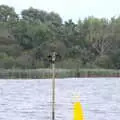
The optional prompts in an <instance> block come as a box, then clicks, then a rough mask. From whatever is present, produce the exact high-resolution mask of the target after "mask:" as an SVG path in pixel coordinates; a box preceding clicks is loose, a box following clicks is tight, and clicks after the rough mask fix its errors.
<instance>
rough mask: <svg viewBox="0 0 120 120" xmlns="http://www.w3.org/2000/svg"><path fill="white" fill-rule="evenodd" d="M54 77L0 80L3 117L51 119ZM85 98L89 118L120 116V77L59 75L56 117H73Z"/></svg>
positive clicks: (110, 119)
mask: <svg viewBox="0 0 120 120" xmlns="http://www.w3.org/2000/svg"><path fill="white" fill-rule="evenodd" d="M51 93H52V91H51V80H50V79H40V80H20V79H19V80H0V120H51ZM78 100H80V101H81V104H82V106H83V109H84V116H85V120H120V78H72V79H71V78H67V79H56V119H55V120H73V103H74V102H75V101H78Z"/></svg>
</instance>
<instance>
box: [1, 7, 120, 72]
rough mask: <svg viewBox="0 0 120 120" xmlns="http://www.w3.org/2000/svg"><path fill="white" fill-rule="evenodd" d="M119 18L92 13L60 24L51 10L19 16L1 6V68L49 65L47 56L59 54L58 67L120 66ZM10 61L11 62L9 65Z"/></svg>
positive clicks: (23, 13) (60, 19)
mask: <svg viewBox="0 0 120 120" xmlns="http://www.w3.org/2000/svg"><path fill="white" fill-rule="evenodd" d="M119 48H120V17H118V18H114V17H113V18H111V20H107V19H104V18H102V19H98V18H95V17H93V16H91V17H88V18H85V19H84V20H79V21H78V23H74V22H73V21H72V20H71V19H70V20H68V21H65V22H64V23H63V21H62V18H61V17H60V16H59V15H58V14H57V13H54V12H50V13H48V12H46V11H43V10H38V9H34V8H29V9H26V10H23V11H22V12H21V17H20V18H19V17H18V15H17V14H16V12H15V11H14V8H12V7H9V6H6V5H0V67H2V68H12V67H15V68H39V67H42V68H44V67H49V62H48V59H47V56H48V55H49V54H50V53H51V52H52V51H53V50H54V51H56V52H58V53H59V54H60V56H61V61H59V62H58V63H57V67H62V68H76V69H77V70H78V69H79V68H80V67H82V68H110V69H112V68H114V69H120V57H119V56H120V49H119ZM10 63H11V64H10Z"/></svg>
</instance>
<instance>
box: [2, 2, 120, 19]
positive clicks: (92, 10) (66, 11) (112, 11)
mask: <svg viewBox="0 0 120 120" xmlns="http://www.w3.org/2000/svg"><path fill="white" fill-rule="evenodd" d="M0 4H7V5H9V6H12V7H14V8H15V10H16V12H17V13H20V11H21V10H23V9H27V8H29V7H31V6H32V7H34V8H37V9H41V10H46V11H49V12H50V11H54V12H57V13H58V14H59V15H60V16H61V17H62V18H63V20H68V19H71V18H72V19H73V21H77V20H78V19H79V18H80V19H84V18H85V17H88V16H95V17H99V18H101V17H106V18H110V17H113V16H119V15H120V0H0Z"/></svg>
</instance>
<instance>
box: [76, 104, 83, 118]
mask: <svg viewBox="0 0 120 120" xmlns="http://www.w3.org/2000/svg"><path fill="white" fill-rule="evenodd" d="M74 120H84V117H83V109H82V105H81V104H80V102H75V103H74Z"/></svg>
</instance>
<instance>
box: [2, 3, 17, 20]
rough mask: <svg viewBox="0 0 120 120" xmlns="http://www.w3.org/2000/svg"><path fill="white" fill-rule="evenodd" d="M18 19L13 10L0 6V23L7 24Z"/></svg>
mask: <svg viewBox="0 0 120 120" xmlns="http://www.w3.org/2000/svg"><path fill="white" fill-rule="evenodd" d="M17 18H18V16H17V14H16V13H15V11H14V8H12V7H9V6H7V5H0V21H1V22H7V21H10V20H16V19H17Z"/></svg>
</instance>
